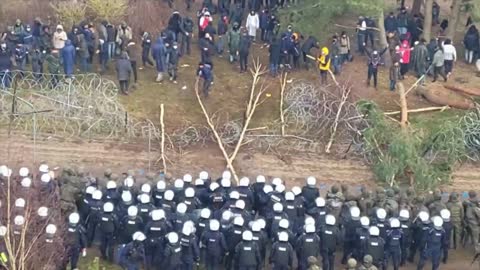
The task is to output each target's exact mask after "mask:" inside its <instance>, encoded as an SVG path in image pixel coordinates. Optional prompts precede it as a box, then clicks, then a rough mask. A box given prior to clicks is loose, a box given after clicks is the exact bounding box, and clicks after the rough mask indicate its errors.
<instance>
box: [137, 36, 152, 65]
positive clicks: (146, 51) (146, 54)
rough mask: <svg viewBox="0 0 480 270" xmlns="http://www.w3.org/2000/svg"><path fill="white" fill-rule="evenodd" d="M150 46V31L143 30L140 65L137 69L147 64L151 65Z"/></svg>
mask: <svg viewBox="0 0 480 270" xmlns="http://www.w3.org/2000/svg"><path fill="white" fill-rule="evenodd" d="M151 48H152V38H151V36H150V33H148V32H143V34H142V67H139V68H138V69H140V70H142V69H144V68H145V67H147V64H149V65H150V66H153V62H152V60H150V49H151Z"/></svg>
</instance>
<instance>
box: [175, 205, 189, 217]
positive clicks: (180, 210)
mask: <svg viewBox="0 0 480 270" xmlns="http://www.w3.org/2000/svg"><path fill="white" fill-rule="evenodd" d="M186 212H187V205H186V204H184V203H179V204H178V205H177V213H179V214H181V215H183V214H185V213H186Z"/></svg>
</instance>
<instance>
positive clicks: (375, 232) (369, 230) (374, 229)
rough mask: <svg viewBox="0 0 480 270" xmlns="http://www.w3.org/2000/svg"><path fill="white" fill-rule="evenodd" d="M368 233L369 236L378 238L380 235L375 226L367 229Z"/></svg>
mask: <svg viewBox="0 0 480 270" xmlns="http://www.w3.org/2000/svg"><path fill="white" fill-rule="evenodd" d="M368 233H369V234H370V235H371V236H379V235H380V230H379V229H378V227H377V226H372V227H370V229H368Z"/></svg>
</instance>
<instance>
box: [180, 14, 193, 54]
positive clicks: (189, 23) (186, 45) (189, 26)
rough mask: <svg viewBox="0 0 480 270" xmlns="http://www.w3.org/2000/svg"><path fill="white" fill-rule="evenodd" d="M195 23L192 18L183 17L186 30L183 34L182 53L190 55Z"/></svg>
mask: <svg viewBox="0 0 480 270" xmlns="http://www.w3.org/2000/svg"><path fill="white" fill-rule="evenodd" d="M193 25H194V23H193V20H192V18H190V17H188V16H186V17H185V18H183V30H185V32H184V33H183V34H182V40H181V45H180V54H181V55H184V54H185V53H186V54H187V55H190V43H191V42H192V36H193Z"/></svg>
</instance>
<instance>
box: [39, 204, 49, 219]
mask: <svg viewBox="0 0 480 270" xmlns="http://www.w3.org/2000/svg"><path fill="white" fill-rule="evenodd" d="M37 214H38V215H39V216H40V217H42V218H46V217H47V216H48V208H47V207H45V206H41V207H40V208H38V210H37Z"/></svg>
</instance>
